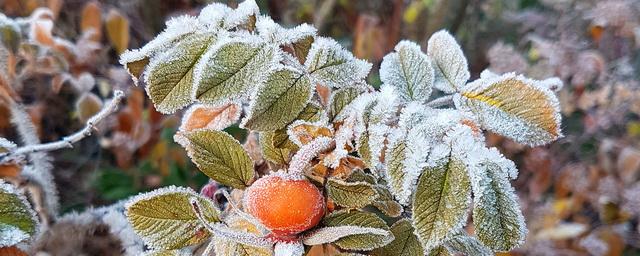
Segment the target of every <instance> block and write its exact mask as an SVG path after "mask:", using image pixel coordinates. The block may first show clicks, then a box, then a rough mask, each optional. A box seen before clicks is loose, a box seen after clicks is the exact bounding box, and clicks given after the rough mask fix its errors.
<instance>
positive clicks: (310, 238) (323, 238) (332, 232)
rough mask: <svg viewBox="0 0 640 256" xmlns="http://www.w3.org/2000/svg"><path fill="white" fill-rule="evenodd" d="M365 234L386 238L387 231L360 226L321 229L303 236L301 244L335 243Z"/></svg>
mask: <svg viewBox="0 0 640 256" xmlns="http://www.w3.org/2000/svg"><path fill="white" fill-rule="evenodd" d="M366 234H372V235H380V236H388V235H389V231H388V230H385V229H380V228H369V227H361V226H336V227H323V228H319V229H317V230H314V231H313V232H312V233H311V234H309V235H307V236H305V237H304V239H303V242H304V244H306V245H319V244H328V243H332V242H335V241H337V240H339V239H340V238H343V237H348V236H354V235H366Z"/></svg>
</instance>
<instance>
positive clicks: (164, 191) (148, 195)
mask: <svg viewBox="0 0 640 256" xmlns="http://www.w3.org/2000/svg"><path fill="white" fill-rule="evenodd" d="M176 193H185V194H189V195H192V196H199V194H198V193H197V192H195V191H194V190H193V189H191V188H188V187H176V186H168V187H163V188H159V189H156V190H153V191H151V192H142V193H139V194H138V195H136V196H133V197H131V198H130V199H129V200H127V202H126V203H125V204H124V207H125V208H126V209H129V207H131V206H132V205H134V204H136V203H137V202H139V201H146V200H149V199H152V198H154V197H157V196H162V195H168V194H176ZM126 212H127V211H125V213H126ZM127 215H128V214H127Z"/></svg>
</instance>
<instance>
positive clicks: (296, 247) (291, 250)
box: [273, 242, 304, 256]
mask: <svg viewBox="0 0 640 256" xmlns="http://www.w3.org/2000/svg"><path fill="white" fill-rule="evenodd" d="M273 255H274V256H302V255H304V245H302V243H300V242H279V243H276V246H275V247H274V248H273Z"/></svg>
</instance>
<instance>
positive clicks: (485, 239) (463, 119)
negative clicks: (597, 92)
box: [120, 1, 562, 255]
mask: <svg viewBox="0 0 640 256" xmlns="http://www.w3.org/2000/svg"><path fill="white" fill-rule="evenodd" d="M120 60H121V63H122V64H123V65H124V66H125V67H126V69H127V70H128V71H129V73H130V74H131V75H132V77H133V78H134V80H135V81H138V79H140V78H142V81H143V82H144V84H145V89H146V91H147V94H148V96H149V97H150V98H151V100H152V101H153V103H154V104H155V106H156V108H157V109H158V110H159V111H160V112H163V113H173V112H175V111H177V110H180V109H182V108H185V107H187V106H190V107H189V109H188V110H187V111H186V113H185V114H184V118H183V121H182V125H181V128H180V131H178V133H177V134H176V136H175V139H176V141H177V142H179V143H180V144H181V145H182V146H184V148H185V149H186V151H187V153H188V154H189V156H190V157H191V159H192V161H193V162H194V163H195V164H196V165H197V166H198V168H199V169H200V170H201V171H202V172H203V173H205V174H206V175H207V176H209V177H210V178H211V179H213V180H215V182H217V183H219V184H222V185H224V186H225V187H228V188H230V189H233V191H232V192H231V193H230V194H229V193H228V192H227V190H226V189H220V190H219V191H220V193H215V194H214V195H213V196H211V195H209V196H205V195H199V194H197V193H195V192H194V191H192V190H190V189H185V188H176V187H169V188H163V189H160V190H157V191H154V192H151V193H147V194H142V195H139V196H137V197H135V198H133V199H131V200H130V201H129V203H128V204H127V216H128V218H129V221H130V222H131V224H132V226H133V228H134V229H135V230H136V232H137V233H138V234H139V235H140V236H141V237H142V238H143V240H145V241H146V242H147V243H148V245H149V246H150V247H152V248H153V249H155V250H157V251H154V252H150V253H151V254H165V253H166V254H174V255H176V254H180V253H183V252H184V251H181V249H182V248H185V247H187V246H190V245H195V244H200V243H202V242H204V241H206V240H207V239H209V238H211V242H210V243H209V244H208V246H207V248H206V249H205V250H206V251H211V250H215V251H216V254H219V255H236V254H250V255H256V254H272V253H275V254H276V255H301V254H303V253H304V247H303V245H306V246H307V248H309V247H311V246H314V245H329V244H330V245H331V246H334V247H337V248H338V249H339V250H341V251H345V252H356V251H357V252H359V253H367V254H379V255H388V254H389V253H397V252H402V253H404V255H420V254H423V253H425V254H426V253H430V254H435V255H448V254H455V253H463V254H470V255H490V254H492V253H493V252H494V251H509V250H511V249H513V248H515V247H517V246H519V245H521V244H522V242H523V240H524V238H525V235H526V227H525V224H524V218H523V215H522V213H521V212H520V208H519V205H518V202H517V196H516V195H515V193H514V189H513V188H512V187H511V184H510V180H511V179H515V178H516V177H517V169H516V167H515V164H514V163H513V162H511V161H510V160H508V159H506V158H505V157H504V156H503V155H502V154H500V153H499V152H498V151H497V150H496V149H495V148H487V147H486V146H485V145H484V135H483V131H484V130H489V131H492V132H495V133H498V134H501V135H503V136H505V137H508V138H511V139H513V140H514V141H517V142H519V143H522V144H525V145H529V146H537V145H542V144H547V143H549V142H552V141H554V140H556V139H558V138H559V137H561V136H562V134H561V132H560V115H559V111H560V107H559V104H558V100H557V98H556V96H555V94H554V92H553V90H554V89H557V88H560V87H561V86H562V83H561V82H560V81H559V80H558V79H548V80H543V81H537V80H532V79H528V78H525V77H523V76H520V75H515V74H513V73H508V74H504V75H498V74H494V73H491V72H489V71H486V72H483V73H482V75H481V77H480V78H479V79H478V80H476V81H473V82H470V83H467V81H468V80H469V78H470V73H469V71H468V68H467V60H466V59H465V57H464V55H463V53H462V50H461V49H460V47H459V46H458V44H457V43H456V41H455V39H454V38H453V37H452V36H451V35H449V34H448V33H447V32H446V31H440V32H437V33H435V34H434V35H432V37H431V38H430V39H429V42H428V48H427V52H426V54H425V53H423V52H422V51H421V49H420V47H419V46H418V45H416V44H414V43H412V42H409V41H402V42H400V43H399V44H398V45H397V46H396V47H395V51H394V52H392V53H390V54H388V55H387V56H386V57H385V58H384V60H383V62H382V65H381V70H380V78H381V80H382V82H383V85H382V87H381V89H380V90H379V91H378V90H375V89H373V88H372V87H371V86H370V85H368V84H367V83H366V82H365V80H364V79H365V78H366V77H367V75H368V73H369V71H370V69H371V64H369V63H367V62H365V61H362V60H359V59H356V58H355V57H354V56H353V55H352V54H351V53H350V52H348V51H346V50H345V49H343V48H342V47H341V46H340V45H339V44H338V43H337V42H335V41H334V40H332V39H329V38H324V37H320V36H317V35H316V31H315V29H314V28H313V27H311V26H309V25H306V24H303V25H300V26H297V27H294V28H290V29H287V28H283V27H281V26H279V25H278V24H276V23H275V22H274V21H273V20H271V18H269V17H267V16H262V15H260V13H259V9H258V7H257V5H256V4H255V2H254V1H245V2H243V3H241V4H240V5H239V6H238V7H237V9H231V8H229V7H227V6H225V5H222V4H212V5H209V6H207V7H205V8H204V9H203V10H202V11H201V13H200V15H199V16H198V17H191V16H181V17H178V18H174V19H172V20H170V21H169V22H168V23H167V28H166V29H165V31H163V32H162V33H160V35H158V36H157V37H156V38H155V39H154V40H152V41H151V42H149V43H148V44H147V45H145V46H143V47H142V48H140V49H138V50H133V51H126V52H125V53H124V54H122V55H121V59H120ZM434 89H437V90H439V91H440V93H439V94H440V95H444V96H441V97H439V98H438V97H432V95H433V93H432V92H433V91H434ZM448 105H453V106H454V108H442V107H444V106H448ZM241 118H242V120H240V119H241ZM237 122H240V126H241V127H242V128H244V129H247V130H249V131H250V132H251V135H250V136H249V139H248V140H247V142H246V143H245V144H244V148H243V145H241V144H240V142H238V141H237V140H235V139H234V138H233V137H231V136H230V135H229V134H227V133H226V132H223V131H221V130H222V129H224V128H226V127H229V126H230V125H232V124H235V123H237ZM256 135H257V137H259V139H258V141H256ZM245 149H246V150H245ZM278 170H283V171H281V172H287V173H288V175H290V176H291V177H294V178H295V179H309V180H312V181H316V182H317V184H316V185H317V186H318V187H319V188H320V189H321V190H323V191H325V193H326V195H327V203H326V205H327V214H326V216H324V218H323V220H322V222H321V224H320V225H318V226H317V227H314V228H312V229H311V230H308V231H307V232H304V233H302V234H300V235H299V236H298V237H297V238H296V239H293V241H281V240H277V239H276V240H273V239H271V238H269V237H270V236H269V233H270V232H269V230H266V229H265V228H264V227H263V226H262V225H261V223H259V221H257V220H256V219H254V218H253V217H252V216H250V215H248V214H247V213H245V212H244V211H243V210H242V206H240V205H238V204H237V202H238V198H242V193H243V190H244V189H245V188H247V187H249V186H251V184H252V183H253V182H254V181H255V180H256V179H258V178H260V177H261V176H264V175H266V174H268V173H270V172H275V171H278ZM303 175H304V176H303ZM217 194H222V195H224V197H226V202H227V203H226V205H223V204H221V202H218V201H217V200H212V198H213V199H217V197H215V195H217ZM287 196H291V200H295V195H287ZM472 198H473V207H472V208H473V210H472V211H471V212H472V218H473V226H475V231H474V232H472V233H469V232H467V231H465V230H464V229H463V228H464V226H465V225H466V224H467V219H468V212H469V205H470V202H471V201H472ZM263 205H264V207H267V208H268V207H269V205H268V202H264V204H263ZM368 205H372V206H374V207H375V208H377V209H379V210H380V211H379V212H377V213H376V211H372V209H371V208H369V207H367V206H368ZM385 215H386V217H385V218H386V219H389V218H391V219H392V220H393V221H394V224H393V225H392V226H391V227H389V226H388V225H387V222H386V221H385V220H384V219H383V218H382V216H385Z"/></svg>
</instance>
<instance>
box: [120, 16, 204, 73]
mask: <svg viewBox="0 0 640 256" xmlns="http://www.w3.org/2000/svg"><path fill="white" fill-rule="evenodd" d="M203 29H204V27H203V25H202V23H200V21H199V20H198V19H197V18H195V17H192V16H186V15H185V16H179V17H176V18H171V19H170V20H169V21H167V27H166V28H165V29H164V31H162V32H161V33H160V34H158V36H156V37H155V38H154V39H153V40H151V41H150V42H149V43H147V44H145V45H144V46H143V47H142V48H140V49H135V50H126V51H125V52H124V53H122V54H121V55H120V64H121V65H123V66H125V65H126V64H127V63H131V62H134V61H139V60H142V59H144V58H150V57H151V56H152V55H154V54H156V53H158V52H163V51H166V50H167V49H168V48H169V47H171V46H172V45H173V44H174V43H175V41H176V40H177V39H179V38H182V37H183V36H185V35H187V34H191V33H194V32H196V31H201V30H203ZM127 72H128V71H127ZM130 75H131V77H132V78H133V80H134V82H135V84H136V85H138V78H137V77H135V76H134V75H133V74H130Z"/></svg>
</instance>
